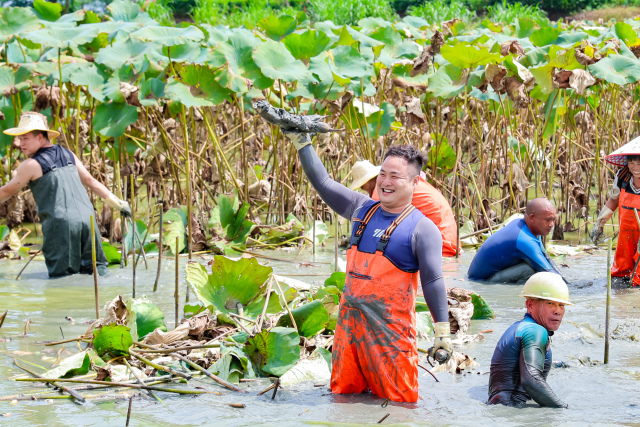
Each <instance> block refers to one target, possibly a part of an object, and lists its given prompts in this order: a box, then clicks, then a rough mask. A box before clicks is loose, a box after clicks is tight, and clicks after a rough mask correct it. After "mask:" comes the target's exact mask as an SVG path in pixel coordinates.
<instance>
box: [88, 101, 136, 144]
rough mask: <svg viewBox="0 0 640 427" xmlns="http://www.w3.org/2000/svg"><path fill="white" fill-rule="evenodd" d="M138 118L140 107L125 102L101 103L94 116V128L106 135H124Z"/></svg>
mask: <svg viewBox="0 0 640 427" xmlns="http://www.w3.org/2000/svg"><path fill="white" fill-rule="evenodd" d="M137 120H138V109H137V108H136V107H132V106H130V105H128V104H124V103H116V102H112V103H110V104H100V105H98V107H97V108H96V114H95V115H94V116H93V128H94V130H95V131H96V132H99V133H100V134H101V135H104V136H112V137H114V138H116V137H119V136H122V135H123V134H124V131H125V130H126V129H127V126H129V125H132V124H134V123H135V122H136V121H137Z"/></svg>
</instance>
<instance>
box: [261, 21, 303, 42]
mask: <svg viewBox="0 0 640 427" xmlns="http://www.w3.org/2000/svg"><path fill="white" fill-rule="evenodd" d="M297 24H298V20H297V19H296V18H294V17H293V16H288V15H282V16H280V17H277V16H275V15H269V16H267V17H266V18H264V19H263V20H262V21H259V22H258V27H259V28H260V29H262V31H264V33H265V34H266V35H267V37H269V38H270V39H271V40H275V41H280V40H281V39H282V38H283V37H284V36H286V35H288V34H291V33H293V32H294V31H295V30H296V26H297Z"/></svg>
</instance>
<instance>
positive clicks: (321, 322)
mask: <svg viewBox="0 0 640 427" xmlns="http://www.w3.org/2000/svg"><path fill="white" fill-rule="evenodd" d="M291 314H292V315H293V319H294V320H295V321H296V326H297V327H298V332H299V333H300V335H302V336H303V337H306V338H311V337H313V336H315V335H316V334H317V333H319V332H322V331H323V330H324V329H325V328H326V327H327V323H328V322H329V312H328V311H327V309H326V308H325V307H324V305H322V302H321V301H318V300H316V301H311V302H309V303H306V304H303V305H301V306H300V307H297V308H295V309H293V310H291ZM278 326H289V327H290V326H292V325H291V318H290V317H289V316H287V315H284V316H282V317H280V320H279V321H278Z"/></svg>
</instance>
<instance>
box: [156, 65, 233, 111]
mask: <svg viewBox="0 0 640 427" xmlns="http://www.w3.org/2000/svg"><path fill="white" fill-rule="evenodd" d="M181 74H182V83H181V82H179V81H176V80H175V79H174V78H173V77H172V78H171V79H169V82H168V83H167V85H166V86H165V88H164V91H165V94H166V95H167V96H168V97H169V98H171V99H172V100H174V101H178V102H180V103H182V104H183V105H184V106H185V107H210V106H213V105H218V104H220V103H222V102H224V101H225V100H230V95H231V93H232V92H231V91H230V90H229V89H227V88H224V87H222V86H220V84H219V83H218V82H217V81H216V75H215V74H214V73H213V72H212V71H211V70H210V69H209V68H208V67H206V66H203V65H188V66H187V67H184V68H183V69H182V73H181Z"/></svg>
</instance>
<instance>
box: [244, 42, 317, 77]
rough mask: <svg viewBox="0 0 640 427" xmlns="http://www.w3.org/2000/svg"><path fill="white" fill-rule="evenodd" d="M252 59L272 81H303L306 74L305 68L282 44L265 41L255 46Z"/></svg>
mask: <svg viewBox="0 0 640 427" xmlns="http://www.w3.org/2000/svg"><path fill="white" fill-rule="evenodd" d="M253 59H254V60H255V61H256V65H258V67H260V70H261V71H262V73H263V74H264V75H265V76H267V77H269V78H271V79H274V80H275V79H280V80H284V81H286V82H292V81H294V80H300V79H303V78H304V77H305V76H306V75H307V73H308V70H307V67H306V66H305V65H304V64H303V63H302V62H301V61H299V60H297V59H295V58H294V57H293V56H292V55H291V53H289V51H288V50H287V48H286V47H285V46H284V44H282V43H278V42H275V41H273V40H267V41H266V42H264V43H262V44H260V45H258V46H256V48H255V49H254V51H253Z"/></svg>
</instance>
